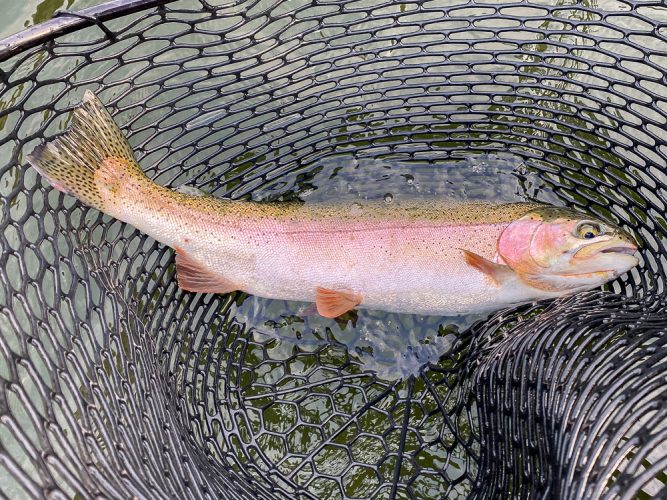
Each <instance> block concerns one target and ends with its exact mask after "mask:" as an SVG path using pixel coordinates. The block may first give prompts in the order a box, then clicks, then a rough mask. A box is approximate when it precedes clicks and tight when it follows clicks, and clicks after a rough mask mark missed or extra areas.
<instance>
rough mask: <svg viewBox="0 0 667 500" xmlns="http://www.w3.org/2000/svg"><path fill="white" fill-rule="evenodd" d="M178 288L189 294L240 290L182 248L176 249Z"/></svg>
mask: <svg viewBox="0 0 667 500" xmlns="http://www.w3.org/2000/svg"><path fill="white" fill-rule="evenodd" d="M176 279H177V280H178V286H180V287H181V288H182V289H184V290H187V291H189V292H201V293H230V292H234V291H236V290H238V289H239V287H238V286H236V285H235V284H234V283H232V282H230V281H228V280H226V279H225V278H223V277H222V276H220V275H218V274H215V273H213V272H212V271H211V270H209V269H208V268H206V267H205V266H204V265H202V264H201V263H199V262H197V261H196V260H194V259H193V258H192V257H190V256H189V255H188V254H187V253H185V252H184V251H183V250H181V249H180V248H177V249H176Z"/></svg>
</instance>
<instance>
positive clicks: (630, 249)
mask: <svg viewBox="0 0 667 500" xmlns="http://www.w3.org/2000/svg"><path fill="white" fill-rule="evenodd" d="M636 251H637V247H636V246H634V245H623V246H615V247H609V248H605V249H603V250H600V253H621V254H624V255H634V253H635V252H636Z"/></svg>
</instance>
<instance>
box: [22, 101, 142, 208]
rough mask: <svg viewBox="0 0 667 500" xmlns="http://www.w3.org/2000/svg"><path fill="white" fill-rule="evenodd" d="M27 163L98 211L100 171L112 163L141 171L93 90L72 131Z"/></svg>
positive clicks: (101, 202) (39, 149)
mask: <svg viewBox="0 0 667 500" xmlns="http://www.w3.org/2000/svg"><path fill="white" fill-rule="evenodd" d="M27 160H28V163H30V165H31V166H32V167H33V168H34V169H35V170H37V171H38V172H39V173H40V174H41V175H42V176H44V178H46V179H47V180H48V181H49V182H50V183H51V185H52V186H53V187H54V188H56V189H58V190H60V191H63V192H65V193H68V194H71V195H73V196H76V197H77V198H79V199H80V200H81V201H82V202H83V203H85V204H86V205H89V206H91V207H94V208H97V209H99V210H103V209H104V200H105V193H102V192H101V191H100V189H99V186H98V183H97V182H96V178H95V172H96V171H97V170H98V169H100V168H105V165H108V163H109V162H110V161H111V162H112V163H114V164H115V165H122V168H124V169H130V170H131V171H133V173H135V175H136V174H137V173H139V172H141V169H140V168H139V165H137V162H136V160H135V159H134V154H133V153H132V148H131V147H130V145H129V144H128V142H127V139H125V136H124V135H123V133H122V132H121V130H120V129H119V128H118V125H116V123H115V122H114V121H113V118H112V117H111V115H110V114H109V112H108V111H107V110H106V109H105V107H104V104H102V102H101V101H100V100H99V99H98V98H97V96H95V94H93V93H92V92H91V91H90V90H86V93H85V94H84V97H83V101H82V103H81V105H79V106H78V107H77V108H76V109H75V110H74V112H73V119H72V125H71V126H70V128H69V129H68V130H67V131H66V132H65V133H64V134H63V135H61V136H60V137H58V138H57V139H55V140H53V141H51V142H48V143H46V144H42V145H40V146H38V147H36V148H35V149H34V151H33V152H32V153H31V154H30V155H28V157H27ZM141 175H142V176H143V172H141Z"/></svg>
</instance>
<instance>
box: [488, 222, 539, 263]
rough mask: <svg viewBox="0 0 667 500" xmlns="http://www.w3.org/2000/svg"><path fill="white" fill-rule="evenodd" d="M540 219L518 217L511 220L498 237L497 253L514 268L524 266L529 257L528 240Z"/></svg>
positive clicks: (530, 238)
mask: <svg viewBox="0 0 667 500" xmlns="http://www.w3.org/2000/svg"><path fill="white" fill-rule="evenodd" d="M541 224H542V221H540V220H532V219H520V220H518V221H514V222H512V223H511V224H510V225H509V226H507V228H506V229H505V230H504V231H503V233H502V234H501V235H500V238H499V239H498V253H499V254H500V256H501V257H502V258H503V260H504V261H505V262H507V263H508V264H509V266H510V267H511V268H513V269H515V270H518V268H519V267H525V265H526V264H528V263H529V261H530V260H531V259H530V242H531V240H532V238H533V234H534V233H535V231H537V230H538V228H539V227H540V225H541Z"/></svg>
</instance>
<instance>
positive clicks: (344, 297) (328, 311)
mask: <svg viewBox="0 0 667 500" xmlns="http://www.w3.org/2000/svg"><path fill="white" fill-rule="evenodd" d="M359 304H361V295H359V294H358V293H354V292H341V291H336V290H329V289H328V288H322V287H317V288H316V289H315V305H316V306H317V312H318V313H320V314H321V315H322V316H324V317H325V318H337V317H338V316H340V315H341V314H345V313H346V312H348V311H349V310H351V309H354V308H355V307H357V306H358V305H359Z"/></svg>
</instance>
